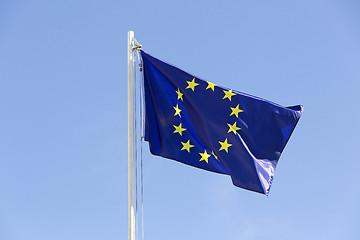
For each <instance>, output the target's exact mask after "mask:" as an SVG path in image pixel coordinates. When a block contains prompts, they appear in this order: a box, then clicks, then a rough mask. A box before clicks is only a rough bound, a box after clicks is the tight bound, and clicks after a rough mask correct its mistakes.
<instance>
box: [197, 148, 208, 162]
mask: <svg viewBox="0 0 360 240" xmlns="http://www.w3.org/2000/svg"><path fill="white" fill-rule="evenodd" d="M199 154H200V155H201V159H200V161H199V162H201V161H205V162H206V163H209V157H210V156H211V155H210V154H208V153H207V152H206V150H205V152H204V153H199Z"/></svg>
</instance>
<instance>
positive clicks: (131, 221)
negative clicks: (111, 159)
mask: <svg viewBox="0 0 360 240" xmlns="http://www.w3.org/2000/svg"><path fill="white" fill-rule="evenodd" d="M133 43H134V32H133V31H129V32H128V232H129V240H135V206H134V204H135V201H134V200H135V190H134V189H135V188H134V186H135V184H134V177H135V174H134V171H135V161H134V89H135V88H134V86H135V74H134V69H135V54H134V50H133Z"/></svg>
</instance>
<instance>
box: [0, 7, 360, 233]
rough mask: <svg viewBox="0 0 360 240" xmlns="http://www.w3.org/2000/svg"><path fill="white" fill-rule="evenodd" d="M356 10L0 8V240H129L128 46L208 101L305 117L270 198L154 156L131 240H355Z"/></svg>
mask: <svg viewBox="0 0 360 240" xmlns="http://www.w3.org/2000/svg"><path fill="white" fill-rule="evenodd" d="M359 12H360V2H359V1H358V0H343V1H340V0H339V1H337V0H319V1H318V0H312V1H297V0H296V1H285V0H274V1H263V0H260V1H243V0H238V1H227V0H224V1H194V0H191V1H190V0H183V1H166V0H163V1H159V0H152V1H132V2H131V1H119V0H117V1H115V0H109V1H108V0H102V1H96V0H88V1H74V0H71V1H70V0H61V1H45V0H32V1H25V0H18V1H13V0H1V1H0V239H1V240H49V239H51V240H64V239H66V240H75V239H76V240H79V239H86V240H97V239H101V240H103V239H106V240H117V239H127V230H128V225H127V63H126V61H127V57H126V54H127V52H126V51H127V45H126V44H127V32H128V31H129V30H133V31H134V32H135V37H136V38H137V40H138V41H139V42H140V43H141V44H142V45H143V49H144V50H145V51H146V52H148V53H150V54H152V55H154V56H155V57H157V58H160V59H163V60H165V61H166V62H170V63H172V64H174V65H175V66H178V67H180V68H182V69H184V70H186V71H187V72H190V73H193V74H195V75H197V76H199V77H201V78H202V79H204V80H207V81H210V82H213V83H215V84H217V85H220V86H225V87H228V88H232V89H236V90H238V91H241V92H246V93H249V94H252V95H256V96H259V97H262V98H265V99H268V100H271V101H273V102H276V103H279V104H281V105H284V106H291V105H296V104H302V105H304V107H305V109H304V113H303V116H302V118H301V119H300V121H299V124H298V126H297V127H296V129H295V131H294V133H293V135H292V137H291V139H290V141H289V142H288V145H287V146H286V148H285V150H284V152H283V154H282V156H281V158H280V161H279V164H278V167H277V169H276V174H275V179H274V182H273V186H272V188H271V191H270V195H269V197H266V196H264V195H261V194H257V193H254V192H250V191H246V190H243V189H240V188H237V187H235V186H233V185H232V183H231V179H230V177H228V176H225V175H220V174H215V173H211V172H206V171H203V170H200V169H196V168H191V167H189V166H186V165H182V164H180V163H178V162H175V161H171V160H167V159H163V158H160V157H156V156H152V155H150V153H149V150H148V145H147V143H145V144H144V149H143V155H144V156H143V157H144V216H145V217H144V221H145V238H146V239H151V240H167V239H172V240H183V239H207V240H213V239H235V240H240V239H241V240H242V239H247V240H262V239H267V240H275V239H276V240H287V239H306V240H315V239H316V240H317V239H328V240H330V239H333V240H338V239H347V240H355V239H359V234H360V230H359V225H360V224H359V223H360V220H359V214H360V205H359V203H360V191H359V190H360V187H359V183H358V181H359V180H358V175H359V169H360V161H359V157H358V155H359V154H358V153H359V147H360V144H359V134H360V127H359V123H358V120H359V119H360V113H359V110H358V104H359V90H360V83H359V82H360V81H359V80H360V67H359V66H360V44H359V43H360V15H359Z"/></svg>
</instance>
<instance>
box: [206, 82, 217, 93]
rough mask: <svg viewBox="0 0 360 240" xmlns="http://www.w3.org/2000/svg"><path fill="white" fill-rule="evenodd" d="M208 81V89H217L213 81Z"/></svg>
mask: <svg viewBox="0 0 360 240" xmlns="http://www.w3.org/2000/svg"><path fill="white" fill-rule="evenodd" d="M207 83H208V86H207V87H206V89H209V88H211V89H212V90H213V91H215V89H214V88H215V84H213V83H211V82H207Z"/></svg>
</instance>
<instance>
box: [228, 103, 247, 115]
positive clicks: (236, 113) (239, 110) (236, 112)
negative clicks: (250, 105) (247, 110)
mask: <svg viewBox="0 0 360 240" xmlns="http://www.w3.org/2000/svg"><path fill="white" fill-rule="evenodd" d="M230 108H231V114H230V116H231V115H236V117H239V113H240V112H243V111H244V110H241V109H239V104H238V105H237V106H236V107H234V108H232V107H230Z"/></svg>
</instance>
